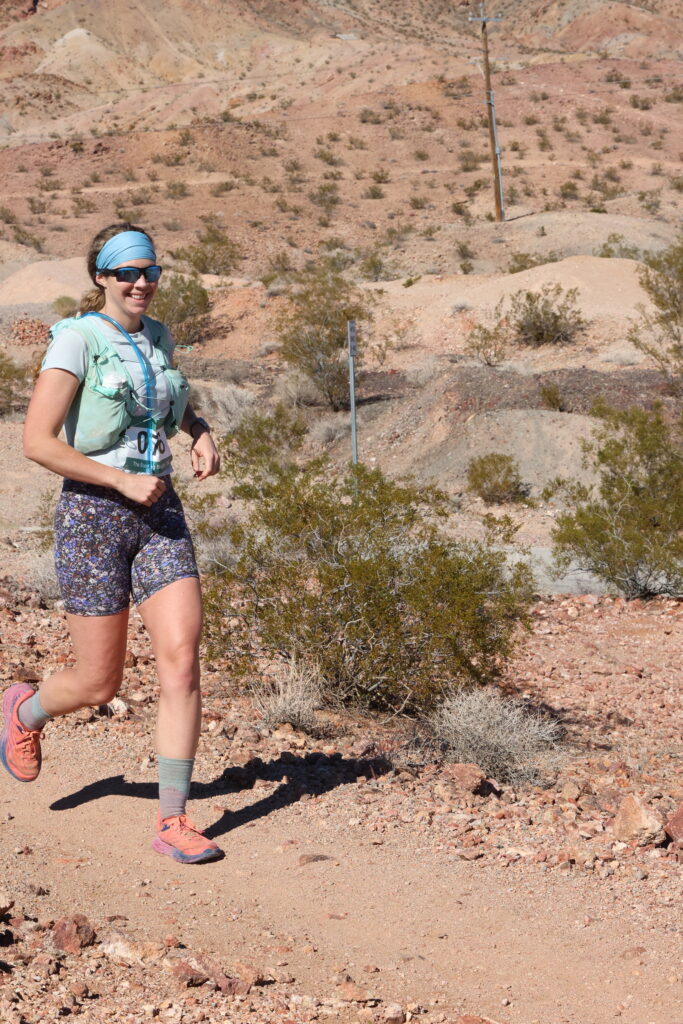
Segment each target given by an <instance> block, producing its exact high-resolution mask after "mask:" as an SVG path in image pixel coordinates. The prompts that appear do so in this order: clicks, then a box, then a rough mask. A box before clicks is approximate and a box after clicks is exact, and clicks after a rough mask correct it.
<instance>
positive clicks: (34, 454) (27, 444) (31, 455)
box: [23, 431, 44, 463]
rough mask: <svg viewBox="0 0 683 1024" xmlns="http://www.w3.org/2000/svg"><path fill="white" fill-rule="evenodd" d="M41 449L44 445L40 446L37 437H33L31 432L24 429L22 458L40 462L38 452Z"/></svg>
mask: <svg viewBox="0 0 683 1024" xmlns="http://www.w3.org/2000/svg"><path fill="white" fill-rule="evenodd" d="M41 449H44V446H41V445H40V444H39V442H38V440H37V438H35V437H33V436H32V435H31V434H29V433H27V431H24V442H23V451H24V458H25V459H28V460H29V461H30V462H38V463H39V462H40V455H39V453H40V451H41Z"/></svg>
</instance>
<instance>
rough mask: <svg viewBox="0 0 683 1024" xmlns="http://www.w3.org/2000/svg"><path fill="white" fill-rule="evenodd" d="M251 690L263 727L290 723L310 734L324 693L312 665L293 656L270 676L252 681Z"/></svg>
mask: <svg viewBox="0 0 683 1024" xmlns="http://www.w3.org/2000/svg"><path fill="white" fill-rule="evenodd" d="M250 690H251V695H252V699H253V701H254V704H255V706H256V708H257V709H258V710H259V711H260V712H261V715H262V717H263V721H264V722H265V724H266V725H269V726H273V725H282V724H283V723H289V725H292V726H293V727H294V728H295V729H300V730H301V731H302V732H310V731H311V729H313V727H314V726H315V712H316V710H317V709H318V708H319V707H320V705H321V703H322V693H323V685H322V680H321V678H320V671H319V670H318V668H317V666H316V665H315V664H301V663H300V662H299V661H298V660H297V659H296V657H293V658H292V659H291V660H290V661H286V662H284V664H282V663H280V664H278V665H277V666H276V668H275V671H274V673H273V675H272V676H268V677H265V678H262V679H259V680H257V681H254V682H252V684H251V686H250Z"/></svg>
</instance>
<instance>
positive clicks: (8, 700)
mask: <svg viewBox="0 0 683 1024" xmlns="http://www.w3.org/2000/svg"><path fill="white" fill-rule="evenodd" d="M14 685H15V686H16V685H19V686H21V685H23V686H24V689H23V690H22V691H21V692H20V693H18V694H17V693H16V691H15V693H10V691H11V690H12V689H13V688H14V686H10V687H8V688H7V689H6V690H5V695H4V697H3V698H2V715H3V718H4V728H3V730H2V732H1V733H0V761H2V763H3V765H4V767H5V768H6V769H7V771H8V772H9V774H10V775H11V776H12V778H13V779H16V780H17V782H35V780H36V779H37V778H38V776H39V774H40V766H39V767H38V771H37V772H36V774H35V775H34V776H33V778H31V779H24V778H22V776H21V775H17V774H16V772H14V771H13V770H12V769H11V768H10V766H9V764H8V763H7V755H6V750H7V741H8V739H9V727H10V725H11V724H12V712H13V711H14V707H15V705H16V704H17V702H18V701H19V700H20V699H21V697H23V696H24V694H29V693H34V692H35V691H34V690H33V688H32V687H31V686H28V684H26V683H24V684H21V683H19V684H16V683H15V684H14Z"/></svg>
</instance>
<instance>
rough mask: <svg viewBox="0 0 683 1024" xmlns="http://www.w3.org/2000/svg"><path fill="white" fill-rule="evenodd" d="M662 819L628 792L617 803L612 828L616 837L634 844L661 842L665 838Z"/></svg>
mask: <svg viewBox="0 0 683 1024" xmlns="http://www.w3.org/2000/svg"><path fill="white" fill-rule="evenodd" d="M663 825H664V821H663V819H662V816H661V815H660V814H659V812H657V811H654V810H653V809H652V808H650V807H647V805H646V804H644V803H643V801H642V800H639V799H638V797H637V796H633V795H632V794H629V796H627V797H625V798H624V799H623V800H622V802H621V804H620V805H619V810H618V811H617V814H616V817H615V819H614V822H613V823H612V829H613V832H614V835H615V836H616V838H617V839H620V840H621V841H622V842H624V843H635V844H636V846H649V845H650V844H651V843H655V844H656V843H663V842H664V841H665V839H666V835H665V832H664V828H663Z"/></svg>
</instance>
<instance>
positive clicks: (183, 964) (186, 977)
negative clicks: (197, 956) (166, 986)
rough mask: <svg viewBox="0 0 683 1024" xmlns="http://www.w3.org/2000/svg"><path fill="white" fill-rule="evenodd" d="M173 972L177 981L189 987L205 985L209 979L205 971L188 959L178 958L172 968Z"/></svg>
mask: <svg viewBox="0 0 683 1024" xmlns="http://www.w3.org/2000/svg"><path fill="white" fill-rule="evenodd" d="M171 974H172V975H173V977H174V978H175V979H176V981H178V982H180V984H181V985H184V986H187V987H188V988H191V987H196V986H198V985H204V984H205V982H207V981H208V980H209V976H208V974H207V973H206V972H205V971H203V970H202V969H201V968H199V967H197V966H195V965H193V964H191V963H190V962H189V961H188V960H178V961H177V962H176V963H175V964H174V965H173V967H172V968H171Z"/></svg>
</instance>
